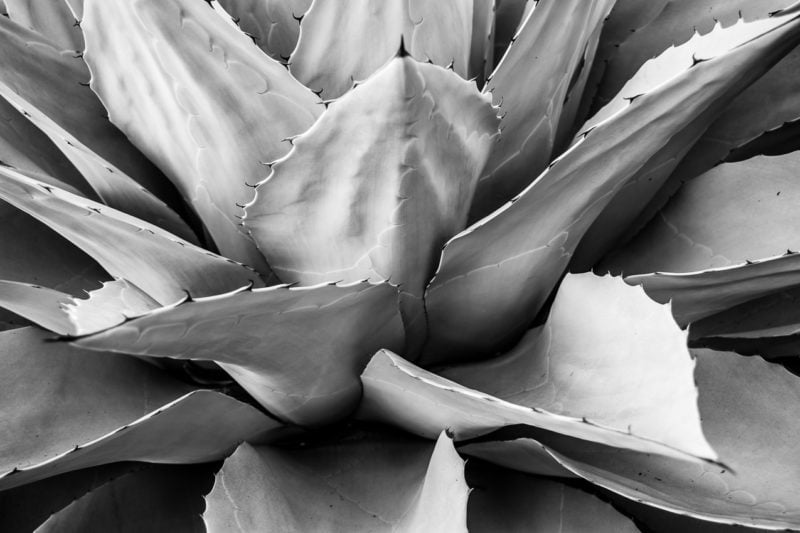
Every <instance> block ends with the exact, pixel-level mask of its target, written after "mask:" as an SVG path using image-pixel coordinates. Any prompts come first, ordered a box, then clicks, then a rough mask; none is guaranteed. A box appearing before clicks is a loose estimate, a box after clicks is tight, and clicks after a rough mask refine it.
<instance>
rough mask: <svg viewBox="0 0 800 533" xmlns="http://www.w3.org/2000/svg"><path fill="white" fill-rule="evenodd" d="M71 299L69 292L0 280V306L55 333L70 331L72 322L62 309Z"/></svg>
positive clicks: (67, 332) (64, 333)
mask: <svg viewBox="0 0 800 533" xmlns="http://www.w3.org/2000/svg"><path fill="white" fill-rule="evenodd" d="M71 299H72V298H71V297H70V295H69V294H67V293H64V292H61V291H56V290H53V289H48V288H46V287H40V286H38V285H30V284H28V283H20V282H17V281H6V280H0V307H4V308H5V309H8V310H9V311H11V312H13V313H16V314H18V315H20V316H22V317H25V318H27V319H28V320H30V321H31V322H34V323H36V324H38V325H40V326H42V327H44V328H47V329H49V330H50V331H53V332H55V333H58V334H59V335H69V334H70V333H72V332H73V324H72V322H71V321H70V320H69V317H68V316H67V313H66V311H65V310H64V306H65V304H67V303H68V302H69V301H70V300H71Z"/></svg>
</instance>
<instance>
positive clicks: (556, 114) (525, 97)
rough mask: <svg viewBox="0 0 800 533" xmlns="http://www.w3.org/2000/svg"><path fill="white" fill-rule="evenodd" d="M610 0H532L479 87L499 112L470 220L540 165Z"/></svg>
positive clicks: (502, 199)
mask: <svg viewBox="0 0 800 533" xmlns="http://www.w3.org/2000/svg"><path fill="white" fill-rule="evenodd" d="M612 3H613V2H612V1H611V0H602V1H598V2H593V3H591V5H590V6H588V7H587V4H586V2H583V1H581V0H562V1H558V2H552V1H548V2H540V3H531V5H536V7H535V8H533V9H532V10H531V14H530V15H528V16H527V18H526V19H525V20H524V21H523V22H522V24H521V26H520V29H519V32H518V34H517V36H516V39H515V40H514V41H513V42H512V43H511V44H510V46H509V48H508V50H507V51H506V53H505V55H504V56H503V59H502V60H501V61H500V63H499V64H498V65H497V68H496V69H495V71H494V72H493V73H492V75H491V77H490V79H489V80H488V81H487V83H486V87H484V92H489V93H491V94H492V97H493V98H494V101H495V103H497V104H498V105H499V106H500V109H501V111H502V113H503V120H502V122H501V128H502V134H501V137H500V139H499V141H498V142H497V144H496V145H495V146H494V147H493V150H492V154H491V157H490V158H489V162H488V163H487V165H486V168H485V169H484V172H483V174H482V178H481V181H480V182H479V183H478V191H477V193H476V195H475V200H474V201H473V206H472V212H471V217H472V218H473V219H477V218H481V217H483V216H485V215H487V214H488V213H490V212H492V211H494V210H495V209H497V208H498V207H500V206H501V205H503V204H504V203H505V202H507V201H508V200H510V199H511V198H513V197H514V196H515V195H517V194H518V193H519V192H520V191H522V189H524V188H525V187H526V186H527V185H528V184H529V183H530V182H531V181H533V179H534V178H535V177H536V176H537V175H538V174H539V173H540V172H541V171H542V170H544V169H545V168H547V165H548V163H549V162H550V161H551V159H552V158H551V156H552V153H553V148H554V144H555V136H556V130H557V128H558V123H559V119H560V117H561V110H562V108H563V104H564V100H565V99H566V95H567V91H568V89H569V84H570V80H571V79H572V78H573V77H574V76H575V74H576V70H577V69H578V68H579V67H580V62H581V59H582V58H583V53H584V50H585V49H586V47H587V46H589V44H590V43H589V38H590V37H592V36H594V37H595V38H596V37H598V35H597V34H596V33H595V30H596V29H597V27H598V25H599V24H600V23H601V22H602V21H603V19H604V18H605V16H606V15H607V14H608V11H609V10H610V9H611V5H612ZM556 51H557V53H556Z"/></svg>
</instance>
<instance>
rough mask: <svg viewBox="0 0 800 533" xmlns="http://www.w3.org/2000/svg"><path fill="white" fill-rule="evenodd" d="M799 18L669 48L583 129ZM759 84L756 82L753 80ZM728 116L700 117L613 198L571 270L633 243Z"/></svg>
mask: <svg viewBox="0 0 800 533" xmlns="http://www.w3.org/2000/svg"><path fill="white" fill-rule="evenodd" d="M795 15H796V13H793V12H788V13H786V14H784V15H780V16H778V15H776V16H774V17H771V18H769V19H766V20H759V21H755V22H752V23H748V24H745V23H743V22H739V23H738V24H735V25H733V26H730V27H728V28H717V29H715V30H714V31H712V32H710V33H708V34H706V35H704V36H699V35H698V36H695V37H694V38H692V39H691V40H690V41H688V42H687V43H684V44H683V45H681V46H679V47H676V48H670V49H669V50H667V51H666V52H664V53H663V54H661V55H660V56H658V57H657V58H654V59H652V60H651V61H648V62H647V63H645V64H644V65H643V66H642V68H641V69H639V71H638V72H637V73H636V75H635V76H634V77H633V78H632V79H631V80H630V81H629V82H628V84H626V86H625V87H624V88H623V89H622V90H621V91H620V93H619V94H617V96H615V97H614V99H613V100H612V101H611V102H610V103H609V104H608V105H606V106H605V107H604V108H603V109H601V110H600V111H599V112H598V113H597V114H596V115H595V116H593V117H592V118H591V119H590V120H589V121H588V122H587V123H586V124H585V125H584V126H583V127H582V130H583V131H588V130H591V129H592V128H594V127H596V126H597V124H600V123H602V122H603V121H605V120H608V119H609V117H612V116H613V115H614V114H616V113H618V112H619V111H620V110H622V109H624V108H625V107H627V106H628V105H630V100H631V99H635V98H636V97H637V96H638V95H640V94H646V93H648V92H650V91H651V90H652V89H653V88H655V87H658V86H659V85H662V84H664V83H667V82H668V81H669V80H670V79H673V78H675V77H676V76H679V75H681V74H682V73H683V72H686V71H687V70H689V71H691V68H692V65H693V64H695V63H696V62H697V61H703V60H705V59H706V58H711V57H716V56H718V55H719V54H721V53H725V52H726V51H728V50H731V49H733V48H735V47H737V46H741V45H742V44H743V43H746V42H747V41H749V40H751V39H753V38H755V37H758V36H759V35H760V34H762V33H764V32H766V31H769V30H770V29H771V28H776V27H780V26H781V25H782V24H784V23H785V22H786V21H787V20H789V19H791V18H792V17H794V16H795ZM775 59H777V58H773V60H775ZM765 61H766V62H765V63H763V64H760V65H759V66H758V69H759V71H758V74H759V75H760V74H762V73H764V72H766V69H767V68H768V67H769V66H770V65H771V63H770V59H768V58H765ZM756 78H757V76H756V77H754V78H752V79H756ZM759 81H762V80H759ZM751 88H752V86H751ZM722 104H723V105H727V102H722ZM727 112H728V110H727V109H724V110H723V107H719V108H716V109H715V108H712V109H710V110H708V111H706V112H705V113H703V114H701V115H700V117H698V118H697V119H696V120H694V121H693V122H692V123H691V124H690V125H689V126H687V127H686V128H684V129H683V130H682V131H681V133H680V134H679V135H675V136H674V137H673V138H672V139H671V140H670V142H669V143H668V144H667V146H665V148H664V149H662V150H661V152H660V153H659V154H658V156H657V157H654V158H653V159H651V160H650V161H649V162H648V164H647V165H645V166H644V167H643V168H642V169H641V170H640V171H639V172H638V173H637V175H636V176H634V177H633V178H632V179H631V180H630V181H629V182H628V184H627V185H626V186H625V187H624V188H623V189H622V190H621V191H619V193H618V194H617V195H615V197H614V198H613V200H612V201H611V202H610V203H609V205H608V206H607V207H606V208H605V210H604V211H603V212H602V213H601V214H600V216H599V217H598V218H597V221H596V222H595V223H594V224H593V225H592V227H591V228H590V229H589V231H588V232H587V233H586V236H585V237H584V239H583V241H582V242H581V244H580V246H579V247H578V249H577V250H576V252H575V257H574V259H573V261H572V265H571V269H572V270H573V271H585V270H589V269H591V268H592V266H593V265H595V264H596V263H597V261H598V260H600V259H601V258H602V257H603V256H604V255H605V254H606V253H608V252H609V251H610V250H612V249H613V248H614V247H615V245H617V244H619V243H624V242H625V241H627V240H628V239H630V237H631V236H632V235H634V234H635V233H636V232H637V231H638V230H639V229H641V227H642V226H643V224H644V222H646V221H647V220H649V218H652V215H653V211H652V207H651V204H657V203H658V202H659V201H660V202H661V205H663V202H664V200H659V198H666V196H664V195H665V194H667V191H671V192H670V193H669V194H671V193H672V192H674V189H675V187H674V185H673V184H671V183H670V178H671V177H673V180H674V176H675V172H673V171H674V170H675V168H676V166H677V165H678V162H679V161H681V159H682V158H683V157H684V155H686V154H687V152H688V151H689V150H690V149H691V148H692V146H693V145H694V144H695V142H696V141H697V139H699V138H700V137H701V136H702V135H703V132H704V131H706V130H707V128H709V125H710V124H711V123H712V121H713V118H714V117H717V116H719V114H721V115H724V114H725V113H727ZM704 115H705V116H704ZM709 115H713V116H709ZM715 162H716V161H715ZM665 184H666V185H665Z"/></svg>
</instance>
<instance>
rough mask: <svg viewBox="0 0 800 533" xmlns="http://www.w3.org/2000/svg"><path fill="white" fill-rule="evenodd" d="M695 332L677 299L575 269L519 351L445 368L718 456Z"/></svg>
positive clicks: (562, 410)
mask: <svg viewBox="0 0 800 533" xmlns="http://www.w3.org/2000/svg"><path fill="white" fill-rule="evenodd" d="M686 337H687V334H686V332H685V331H682V330H681V329H680V328H679V327H678V326H677V325H676V324H675V322H674V321H673V319H672V315H671V314H670V309H669V306H665V305H660V304H657V303H655V302H653V301H652V300H650V299H649V298H648V297H647V296H646V295H645V294H644V291H642V290H641V289H640V288H638V287H637V288H631V287H629V286H627V285H626V284H625V283H624V282H623V281H622V279H621V278H612V277H610V276H609V277H597V276H594V275H593V274H581V275H567V277H566V278H565V279H564V281H563V282H562V283H561V286H560V287H559V289H558V293H557V294H556V297H555V301H554V302H553V307H552V308H551V310H550V315H549V317H548V319H547V322H546V324H545V325H544V326H542V327H539V328H536V329H533V330H531V331H530V332H529V333H528V334H527V335H526V336H525V337H523V339H522V341H520V343H519V344H518V345H517V346H516V347H515V348H514V349H513V350H512V351H511V352H509V353H508V354H506V355H504V356H502V357H500V358H496V359H491V360H489V361H485V362H480V363H474V364H470V365H463V366H457V367H452V368H448V369H444V370H442V371H440V372H439V374H440V375H442V376H443V377H445V378H448V379H451V380H453V381H454V382H456V383H459V384H461V385H463V386H465V387H469V388H471V389H475V390H479V391H481V392H483V393H485V394H488V395H491V396H494V397H497V398H500V399H501V400H505V401H508V402H511V403H514V404H517V405H523V406H529V407H532V408H539V409H544V410H546V411H548V412H551V413H554V414H558V415H564V416H568V417H573V418H576V419H583V420H589V421H590V422H592V423H593V424H597V425H600V426H602V427H604V428H608V429H616V430H617V431H620V432H627V433H630V434H631V435H634V436H636V437H640V438H644V439H648V440H651V441H654V442H658V443H661V444H665V445H668V446H672V447H674V448H676V449H680V450H682V451H684V452H688V453H691V454H693V455H697V456H699V457H714V456H715V454H714V451H713V450H712V449H711V447H710V446H709V445H708V442H707V441H706V439H705V437H704V436H703V432H702V429H701V427H700V417H699V413H698V411H697V390H696V389H695V385H694V376H693V371H694V366H695V365H694V361H693V359H692V357H691V355H690V354H689V350H688V349H687V348H686Z"/></svg>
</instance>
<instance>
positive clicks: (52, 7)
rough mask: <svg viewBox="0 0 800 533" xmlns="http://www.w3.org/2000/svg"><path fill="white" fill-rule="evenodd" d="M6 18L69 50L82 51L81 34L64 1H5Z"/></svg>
mask: <svg viewBox="0 0 800 533" xmlns="http://www.w3.org/2000/svg"><path fill="white" fill-rule="evenodd" d="M5 6H6V10H7V12H8V17H9V18H10V19H11V20H13V21H14V22H16V23H17V24H20V25H22V26H25V27H26V28H29V29H31V30H33V31H35V32H37V33H40V34H42V35H44V36H45V37H47V38H48V39H50V40H51V41H53V42H54V43H57V44H58V45H59V46H62V47H63V48H65V49H70V50H82V49H83V34H82V33H81V30H80V28H79V27H78V25H77V24H75V22H76V21H75V17H74V16H73V14H72V11H71V10H70V8H69V5H68V4H67V2H66V1H64V0H5Z"/></svg>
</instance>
